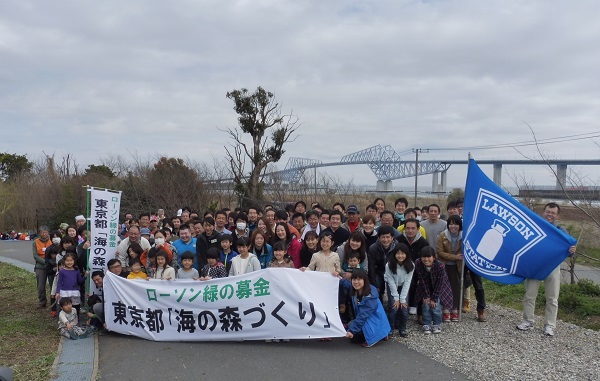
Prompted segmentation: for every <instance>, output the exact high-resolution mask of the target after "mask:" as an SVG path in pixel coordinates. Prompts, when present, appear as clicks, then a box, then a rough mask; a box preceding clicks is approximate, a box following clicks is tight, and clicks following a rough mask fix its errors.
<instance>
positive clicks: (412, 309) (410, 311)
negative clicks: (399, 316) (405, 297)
mask: <svg viewBox="0 0 600 381" xmlns="http://www.w3.org/2000/svg"><path fill="white" fill-rule="evenodd" d="M408 314H409V315H416V314H417V307H410V308H409V309H408Z"/></svg>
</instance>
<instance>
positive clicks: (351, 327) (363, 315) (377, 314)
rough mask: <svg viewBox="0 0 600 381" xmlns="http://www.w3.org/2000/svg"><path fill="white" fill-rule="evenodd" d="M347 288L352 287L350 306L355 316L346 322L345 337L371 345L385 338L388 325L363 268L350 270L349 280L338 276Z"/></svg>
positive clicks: (364, 344) (364, 345)
mask: <svg viewBox="0 0 600 381" xmlns="http://www.w3.org/2000/svg"><path fill="white" fill-rule="evenodd" d="M339 278H340V280H341V281H342V284H343V285H344V287H346V288H347V289H350V288H351V289H352V306H353V308H354V316H356V318H355V319H354V320H352V321H351V322H350V324H348V329H347V332H346V337H347V338H349V339H350V340H351V342H352V343H362V346H363V347H365V348H369V347H372V346H373V345H375V344H377V342H378V341H380V340H387V335H388V332H389V331H390V325H389V324H388V320H387V318H386V316H385V311H384V310H383V305H382V304H381V301H380V300H379V295H378V292H377V289H376V288H375V287H373V286H371V285H370V284H369V276H368V275H367V272H366V271H365V270H363V269H356V270H354V272H352V276H351V277H350V281H348V280H347V279H344V278H342V277H339Z"/></svg>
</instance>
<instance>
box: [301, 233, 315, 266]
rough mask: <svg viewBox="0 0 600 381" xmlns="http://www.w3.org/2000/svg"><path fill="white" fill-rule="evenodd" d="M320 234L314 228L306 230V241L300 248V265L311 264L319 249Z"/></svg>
mask: <svg viewBox="0 0 600 381" xmlns="http://www.w3.org/2000/svg"><path fill="white" fill-rule="evenodd" d="M318 246H319V236H318V235H317V232H315V231H314V230H310V231H308V232H306V234H305V235H304V243H302V248H301V249H300V265H301V266H302V267H306V266H308V265H309V264H310V260H311V259H312V256H313V254H314V253H316V252H317V251H319V247H318Z"/></svg>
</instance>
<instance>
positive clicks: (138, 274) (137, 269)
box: [127, 258, 148, 279]
mask: <svg viewBox="0 0 600 381" xmlns="http://www.w3.org/2000/svg"><path fill="white" fill-rule="evenodd" d="M129 267H130V268H131V272H129V275H127V279H146V278H148V275H146V273H145V272H144V271H142V262H141V261H140V260H139V258H130V259H129Z"/></svg>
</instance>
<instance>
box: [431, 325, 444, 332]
mask: <svg viewBox="0 0 600 381" xmlns="http://www.w3.org/2000/svg"><path fill="white" fill-rule="evenodd" d="M432 328H433V329H432V332H433V333H442V329H441V328H440V326H439V325H434V326H433V327H432Z"/></svg>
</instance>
